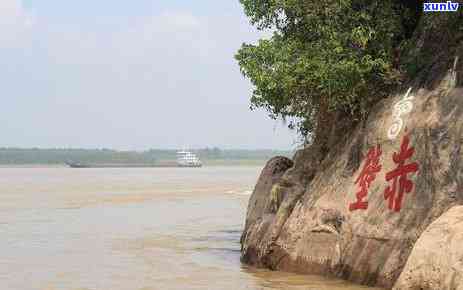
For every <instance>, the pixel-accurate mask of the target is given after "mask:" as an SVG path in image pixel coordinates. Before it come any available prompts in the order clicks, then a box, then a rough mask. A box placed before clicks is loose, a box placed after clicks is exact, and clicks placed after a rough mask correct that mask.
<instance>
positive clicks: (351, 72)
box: [236, 0, 416, 138]
mask: <svg viewBox="0 0 463 290" xmlns="http://www.w3.org/2000/svg"><path fill="white" fill-rule="evenodd" d="M240 2H241V4H242V5H243V6H244V10H245V13H246V14H247V16H248V17H249V18H250V21H251V23H252V24H254V25H256V26H257V27H258V28H259V29H260V30H270V31H272V36H271V37H270V38H268V39H261V40H259V42H258V43H257V44H255V45H254V44H243V46H242V47H241V49H240V50H239V51H238V53H237V55H236V59H237V60H238V62H239V65H240V67H241V71H242V73H243V74H244V75H245V76H246V77H248V78H249V79H250V80H251V81H252V83H253V85H254V88H255V89H254V91H253V94H252V98H251V104H252V106H251V107H252V108H265V109H266V110H267V111H268V112H269V113H270V116H271V117H272V118H275V119H276V118H283V119H289V120H290V123H289V126H290V127H293V128H297V129H298V130H299V131H300V133H301V134H302V136H306V137H307V136H308V135H309V136H310V135H315V136H314V137H315V138H316V137H317V136H316V135H317V132H324V131H326V130H327V129H329V128H328V127H329V125H330V123H331V124H332V123H334V120H332V119H331V118H330V117H328V116H329V112H342V113H343V114H345V115H350V116H351V117H353V118H352V119H359V118H362V117H364V116H365V115H366V113H367V110H368V108H369V106H370V105H371V104H372V102H375V101H376V100H378V99H380V98H383V97H384V96H386V95H387V94H388V93H389V92H390V89H391V88H392V87H393V86H394V85H396V84H397V83H399V82H400V79H401V74H400V72H399V70H398V69H397V68H398V64H397V61H398V49H397V48H398V47H399V45H400V43H401V41H402V40H403V39H404V38H405V34H406V32H407V29H409V27H410V26H413V24H414V22H416V21H413V19H411V16H410V15H414V14H413V13H415V10H414V9H410V8H414V7H415V6H416V5H415V4H413V5H410V3H408V4H407V5H409V7H407V6H405V5H406V4H402V2H403V1H391V0H386V1H367V0H327V1H306V0H240ZM411 2H414V1H411ZM415 8H416V7H415ZM415 16H416V15H415ZM291 120H292V121H291ZM294 120H297V121H294Z"/></svg>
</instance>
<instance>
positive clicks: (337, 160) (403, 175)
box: [241, 22, 463, 289]
mask: <svg viewBox="0 0 463 290" xmlns="http://www.w3.org/2000/svg"><path fill="white" fill-rule="evenodd" d="M459 23H461V22H459ZM457 28H458V29H460V30H458V31H460V32H461V28H462V27H461V26H457ZM431 31H432V30H431ZM436 37H438V39H440V40H439V41H440V47H441V49H440V50H439V49H438V50H436V52H435V55H432V56H430V59H429V63H430V65H429V66H427V67H426V69H422V73H421V74H419V75H417V77H416V78H415V79H414V80H413V81H410V82H409V83H408V84H407V86H404V87H403V88H402V89H398V91H397V94H395V95H392V96H390V97H389V98H387V99H385V100H383V101H382V102H381V103H378V104H377V105H376V106H375V107H374V108H372V110H371V112H370V114H369V118H368V119H367V120H366V121H364V122H361V123H360V124H358V125H357V126H356V127H355V129H353V130H351V131H349V132H348V133H346V134H342V132H340V130H338V131H337V135H338V138H337V139H335V142H331V144H330V148H328V152H327V153H326V154H325V155H324V156H323V158H320V156H319V154H320V151H319V149H318V148H316V146H312V147H308V148H306V149H303V150H301V151H299V152H297V154H296V155H295V156H294V158H293V160H292V161H291V160H288V159H286V158H283V157H281V158H275V159H272V160H271V161H270V162H269V163H268V164H267V166H266V168H265V169H264V170H263V172H262V174H261V176H260V178H259V181H258V183H257V185H256V188H255V190H254V192H253V195H252V196H251V199H250V203H249V207H248V214H247V220H246V227H245V230H244V232H243V235H242V240H241V243H242V260H243V261H244V262H246V263H249V264H253V265H256V266H261V267H267V268H270V269H276V270H286V271H294V272H300V273H308V274H322V275H333V276H337V277H341V278H344V279H347V280H350V281H354V282H357V283H361V284H366V285H375V286H382V287H386V288H391V287H392V286H393V285H394V283H395V281H396V280H397V279H398V277H399V275H400V274H401V272H402V270H403V269H404V266H405V264H406V263H407V260H408V257H409V256H410V253H411V251H412V249H413V247H414V245H415V243H416V241H417V240H418V238H419V237H420V236H421V234H422V233H423V232H424V231H425V230H426V228H427V227H428V226H429V225H430V224H431V223H432V222H433V221H435V220H436V219H437V218H439V217H440V216H441V215H442V214H443V213H445V212H446V211H447V210H448V209H449V208H451V207H452V206H454V205H460V204H463V151H462V145H463V88H462V87H461V86H462V83H463V80H462V76H463V73H462V70H463V45H462V37H461V35H460V36H458V37H457V40H455V39H454V38H455V37H454V36H452V37H449V36H448V35H440V36H436V35H435V34H433V33H431V32H429V33H428V34H427V33H422V34H421V35H420V36H419V37H418V38H417V39H419V40H420V41H421V42H419V43H417V47H418V48H417V49H418V50H419V48H420V47H423V48H427V49H429V48H430V47H433V46H436V45H439V42H436ZM439 37H440V38H439ZM455 41H456V42H455ZM458 59H460V61H459V60H458ZM339 128H342V124H340V125H339ZM341 131H342V130H341ZM461 242H463V240H462V241H461ZM397 289H420V288H403V287H401V288H397ZM423 289H430V288H423ZM436 289H437V288H436ZM448 289H455V288H448Z"/></svg>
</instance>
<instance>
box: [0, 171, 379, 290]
mask: <svg viewBox="0 0 463 290" xmlns="http://www.w3.org/2000/svg"><path fill="white" fill-rule="evenodd" d="M259 172H260V168H258V167H205V168H200V169H187V168H178V169H177V168H170V169H169V168H158V169H155V168H151V169H150V168H144V169H128V168H125V169H70V168H0V289H4V290H58V289H59V290H84V289H85V290H132V289H134V290H151V289H233V290H238V289H320V290H324V289H326V290H328V289H329V290H337V289H371V288H363V287H359V286H355V285H351V284H349V283H346V282H344V281H339V280H333V279H328V278H322V277H317V276H301V275H295V274H290V273H282V272H271V271H267V270H262V269H254V268H251V267H247V266H245V265H242V264H240V261H239V247H240V245H239V238H240V234H241V230H242V228H243V223H244V217H245V212H246V205H247V201H248V199H249V195H250V193H251V191H252V188H253V186H254V184H255V182H256V179H257V177H258V174H259Z"/></svg>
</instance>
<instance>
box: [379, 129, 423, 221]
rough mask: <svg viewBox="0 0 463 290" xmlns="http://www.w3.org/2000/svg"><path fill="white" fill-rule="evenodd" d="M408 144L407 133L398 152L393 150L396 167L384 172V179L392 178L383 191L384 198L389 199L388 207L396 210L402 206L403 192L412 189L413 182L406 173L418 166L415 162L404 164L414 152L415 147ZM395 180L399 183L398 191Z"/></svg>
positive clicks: (416, 169)
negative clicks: (390, 183)
mask: <svg viewBox="0 0 463 290" xmlns="http://www.w3.org/2000/svg"><path fill="white" fill-rule="evenodd" d="M409 145H410V139H409V137H408V135H405V136H404V138H403V140H402V144H401V145H400V152H398V153H397V152H395V153H394V155H393V156H392V160H394V163H395V164H397V168H396V169H394V170H392V171H390V172H388V173H387V174H386V181H391V180H392V185H389V186H388V187H387V188H386V190H385V191H384V199H385V200H389V205H388V206H389V209H391V210H394V211H396V212H398V211H400V209H401V207H402V200H403V197H404V194H405V193H410V192H411V191H412V189H413V182H412V181H411V180H409V179H408V178H407V174H410V173H413V172H417V171H418V168H419V166H418V163H416V162H413V163H410V164H405V161H406V160H407V159H409V158H410V157H412V156H413V154H414V153H415V148H413V147H409ZM397 182H398V183H399V190H398V191H397Z"/></svg>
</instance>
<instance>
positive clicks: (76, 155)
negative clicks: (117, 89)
mask: <svg viewBox="0 0 463 290" xmlns="http://www.w3.org/2000/svg"><path fill="white" fill-rule="evenodd" d="M191 151H192V152H195V153H196V154H198V156H199V157H200V159H201V161H202V162H203V163H204V165H206V166H224V165H227V166H228V165H229V166H253V165H263V164H265V162H266V161H268V160H269V159H270V158H272V157H274V156H278V155H280V156H286V157H291V156H292V155H293V152H291V151H280V150H265V149H263V150H240V149H227V150H222V149H219V148H204V149H196V150H191ZM176 152H177V150H175V149H150V150H146V151H118V150H111V149H39V148H0V167H9V166H14V167H21V166H64V165H65V163H66V162H78V163H83V164H121V165H123V164H140V165H145V164H153V165H155V164H159V163H164V162H173V161H175V160H176Z"/></svg>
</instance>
